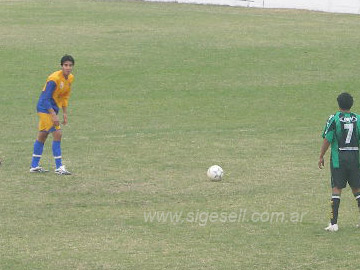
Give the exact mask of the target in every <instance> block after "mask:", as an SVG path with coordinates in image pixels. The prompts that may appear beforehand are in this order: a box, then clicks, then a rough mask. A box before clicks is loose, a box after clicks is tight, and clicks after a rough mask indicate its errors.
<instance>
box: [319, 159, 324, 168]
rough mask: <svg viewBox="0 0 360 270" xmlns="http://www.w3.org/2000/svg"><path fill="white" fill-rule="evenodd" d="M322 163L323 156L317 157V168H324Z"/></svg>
mask: <svg viewBox="0 0 360 270" xmlns="http://www.w3.org/2000/svg"><path fill="white" fill-rule="evenodd" d="M324 165H325V161H324V158H323V157H320V158H319V162H318V166H319V169H322V168H324Z"/></svg>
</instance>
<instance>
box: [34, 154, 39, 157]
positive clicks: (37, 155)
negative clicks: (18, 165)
mask: <svg viewBox="0 0 360 270" xmlns="http://www.w3.org/2000/svg"><path fill="white" fill-rule="evenodd" d="M33 157H41V155H35V154H33Z"/></svg>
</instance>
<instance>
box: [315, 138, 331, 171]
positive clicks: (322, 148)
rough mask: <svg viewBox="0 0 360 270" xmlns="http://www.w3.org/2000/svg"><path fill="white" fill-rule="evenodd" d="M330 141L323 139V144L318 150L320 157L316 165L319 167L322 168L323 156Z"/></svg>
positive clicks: (323, 163)
mask: <svg viewBox="0 0 360 270" xmlns="http://www.w3.org/2000/svg"><path fill="white" fill-rule="evenodd" d="M329 146H330V143H329V141H328V140H327V139H324V141H323V144H322V146H321V150H320V157H319V162H318V166H319V169H322V168H324V165H325V162H324V156H325V153H326V151H327V150H328V149H329Z"/></svg>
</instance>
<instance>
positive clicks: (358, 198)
mask: <svg viewBox="0 0 360 270" xmlns="http://www.w3.org/2000/svg"><path fill="white" fill-rule="evenodd" d="M354 197H355V199H356V200H357V204H358V207H359V210H360V192H356V193H355V194H354Z"/></svg>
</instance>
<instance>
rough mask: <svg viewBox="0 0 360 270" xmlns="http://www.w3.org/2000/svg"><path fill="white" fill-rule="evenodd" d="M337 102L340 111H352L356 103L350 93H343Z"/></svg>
mask: <svg viewBox="0 0 360 270" xmlns="http://www.w3.org/2000/svg"><path fill="white" fill-rule="evenodd" d="M337 102H338V104H339V108H340V109H343V110H350V109H351V107H352V105H353V103H354V99H353V97H352V96H351V95H350V94H349V93H341V94H340V95H339V96H338V97H337Z"/></svg>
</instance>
